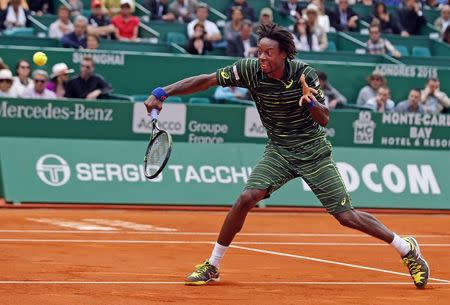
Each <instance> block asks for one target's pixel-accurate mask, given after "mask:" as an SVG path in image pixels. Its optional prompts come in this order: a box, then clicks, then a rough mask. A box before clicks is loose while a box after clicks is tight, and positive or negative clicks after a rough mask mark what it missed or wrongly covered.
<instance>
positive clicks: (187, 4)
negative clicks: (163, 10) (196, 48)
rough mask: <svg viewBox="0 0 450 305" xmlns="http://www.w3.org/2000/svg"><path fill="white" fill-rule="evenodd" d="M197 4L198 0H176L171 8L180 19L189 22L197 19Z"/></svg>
mask: <svg viewBox="0 0 450 305" xmlns="http://www.w3.org/2000/svg"><path fill="white" fill-rule="evenodd" d="M197 5H198V2H197V0H175V1H174V2H172V4H170V6H169V10H170V12H171V13H172V14H174V15H175V18H176V19H177V20H178V21H180V22H185V23H188V22H191V21H192V20H194V19H195V10H196V8H197Z"/></svg>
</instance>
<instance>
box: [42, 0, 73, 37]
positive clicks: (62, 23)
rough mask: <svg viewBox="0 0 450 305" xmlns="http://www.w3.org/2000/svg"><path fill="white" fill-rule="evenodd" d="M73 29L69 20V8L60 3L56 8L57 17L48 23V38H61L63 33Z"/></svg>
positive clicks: (65, 33)
mask: <svg viewBox="0 0 450 305" xmlns="http://www.w3.org/2000/svg"><path fill="white" fill-rule="evenodd" d="M73 31H74V26H73V23H72V22H71V21H70V11H69V9H68V8H67V7H66V6H64V5H61V6H60V7H59V8H58V19H56V21H54V22H52V23H51V24H50V27H49V28H48V36H49V37H50V38H58V39H61V38H62V37H63V36H64V35H67V34H69V33H70V32H73Z"/></svg>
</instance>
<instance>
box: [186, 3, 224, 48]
mask: <svg viewBox="0 0 450 305" xmlns="http://www.w3.org/2000/svg"><path fill="white" fill-rule="evenodd" d="M195 14H196V16H197V18H196V19H194V20H192V21H191V22H189V24H188V26H187V33H188V36H189V37H193V35H194V26H195V25H196V24H197V23H199V22H200V23H203V25H204V26H205V31H206V40H208V41H211V42H216V41H219V40H221V39H222V34H220V31H219V28H218V27H217V25H216V24H215V23H214V22H212V21H209V20H208V5H207V4H206V3H200V4H199V5H198V6H197V10H196V11H195Z"/></svg>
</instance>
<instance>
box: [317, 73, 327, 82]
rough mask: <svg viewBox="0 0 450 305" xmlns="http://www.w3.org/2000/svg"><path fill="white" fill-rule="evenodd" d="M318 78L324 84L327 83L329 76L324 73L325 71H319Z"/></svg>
mask: <svg viewBox="0 0 450 305" xmlns="http://www.w3.org/2000/svg"><path fill="white" fill-rule="evenodd" d="M317 77H318V78H319V79H320V80H321V81H324V82H326V81H327V79H328V77H327V74H326V73H325V72H323V71H317Z"/></svg>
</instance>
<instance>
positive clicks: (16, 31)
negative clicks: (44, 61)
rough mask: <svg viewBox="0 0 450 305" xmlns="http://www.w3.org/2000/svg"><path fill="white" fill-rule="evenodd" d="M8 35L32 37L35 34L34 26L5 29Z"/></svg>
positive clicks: (4, 32)
mask: <svg viewBox="0 0 450 305" xmlns="http://www.w3.org/2000/svg"><path fill="white" fill-rule="evenodd" d="M3 35H6V36H26V37H32V36H33V35H34V29H33V28H11V29H7V30H4V31H3Z"/></svg>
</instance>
